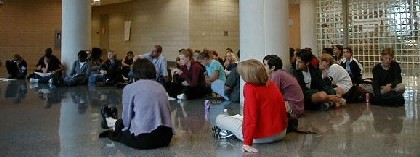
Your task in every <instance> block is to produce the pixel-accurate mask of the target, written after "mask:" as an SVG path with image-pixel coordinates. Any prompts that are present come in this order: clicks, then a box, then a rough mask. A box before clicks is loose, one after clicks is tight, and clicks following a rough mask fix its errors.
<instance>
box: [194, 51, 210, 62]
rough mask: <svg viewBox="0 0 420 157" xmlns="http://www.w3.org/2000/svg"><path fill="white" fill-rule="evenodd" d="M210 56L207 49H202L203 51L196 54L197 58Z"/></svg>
mask: <svg viewBox="0 0 420 157" xmlns="http://www.w3.org/2000/svg"><path fill="white" fill-rule="evenodd" d="M210 58H212V57H210V51H208V50H204V51H203V52H200V54H198V56H197V59H198V60H202V59H210Z"/></svg>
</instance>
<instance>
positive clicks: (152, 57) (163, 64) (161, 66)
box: [139, 45, 168, 84]
mask: <svg viewBox="0 0 420 157" xmlns="http://www.w3.org/2000/svg"><path fill="white" fill-rule="evenodd" d="M161 53H162V46H160V45H155V47H154V48H153V50H152V52H150V53H146V54H144V55H139V57H140V58H146V59H148V60H149V61H151V62H152V63H153V65H154V66H155V69H156V75H157V76H156V81H157V82H159V83H160V84H163V83H165V82H167V81H168V67H167V61H166V58H165V57H163V56H162V55H161Z"/></svg>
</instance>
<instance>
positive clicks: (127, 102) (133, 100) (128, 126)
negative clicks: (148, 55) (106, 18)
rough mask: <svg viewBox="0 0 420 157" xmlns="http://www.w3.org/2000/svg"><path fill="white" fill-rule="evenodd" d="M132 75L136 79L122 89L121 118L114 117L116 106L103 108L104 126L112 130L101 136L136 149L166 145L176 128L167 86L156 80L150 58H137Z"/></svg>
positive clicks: (116, 113)
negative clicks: (173, 124)
mask: <svg viewBox="0 0 420 157" xmlns="http://www.w3.org/2000/svg"><path fill="white" fill-rule="evenodd" d="M133 75H134V81H135V82H133V83H131V84H128V85H127V86H125V87H124V89H123V95H122V105H123V111H122V119H115V118H116V115H118V112H117V111H115V110H116V109H115V108H108V107H107V106H105V107H103V108H102V110H101V114H102V118H103V121H104V123H103V124H106V125H105V126H103V128H104V129H106V128H109V129H110V130H108V131H106V132H103V133H101V134H100V137H104V136H109V138H110V139H111V140H114V141H116V142H121V143H123V144H125V145H127V146H129V147H132V148H135V149H154V148H159V147H166V146H168V145H169V144H170V142H171V140H172V137H173V134H174V131H173V127H172V122H171V114H170V109H169V101H168V96H167V95H166V91H165V88H163V86H162V85H161V84H159V83H158V82H156V70H155V68H154V65H153V63H152V62H150V61H149V60H147V59H137V60H136V61H134V63H133ZM146 91H147V92H146Z"/></svg>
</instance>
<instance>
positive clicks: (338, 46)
mask: <svg viewBox="0 0 420 157" xmlns="http://www.w3.org/2000/svg"><path fill="white" fill-rule="evenodd" d="M334 47H336V48H338V49H339V50H340V51H343V46H341V45H334Z"/></svg>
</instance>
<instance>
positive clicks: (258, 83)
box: [212, 59, 288, 152]
mask: <svg viewBox="0 0 420 157" xmlns="http://www.w3.org/2000/svg"><path fill="white" fill-rule="evenodd" d="M237 68H238V72H239V74H240V76H241V77H242V79H243V80H244V81H245V82H246V83H245V85H244V91H243V94H244V97H245V100H244V106H243V107H244V109H243V116H229V115H227V114H226V113H222V114H219V115H217V117H216V126H214V127H213V128H212V130H213V134H214V135H220V132H219V131H225V130H227V131H229V132H231V133H233V134H234V135H235V136H236V137H237V138H238V139H239V140H243V145H242V150H243V151H246V152H258V150H257V149H256V148H254V147H252V144H253V143H271V142H275V141H279V140H282V139H283V138H284V137H285V135H286V130H287V123H288V118H287V113H286V106H285V102H284V98H283V95H282V93H281V92H280V89H279V88H278V87H277V86H276V84H275V83H273V82H272V81H270V80H269V78H268V75H267V72H266V70H265V67H264V65H263V64H262V63H261V62H259V61H257V60H255V59H251V60H246V61H242V62H240V63H239V64H238V67H237Z"/></svg>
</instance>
